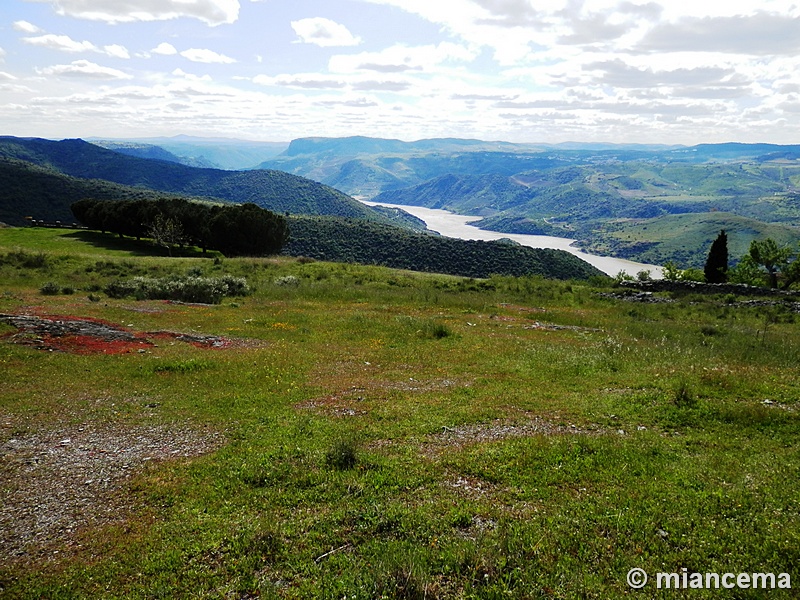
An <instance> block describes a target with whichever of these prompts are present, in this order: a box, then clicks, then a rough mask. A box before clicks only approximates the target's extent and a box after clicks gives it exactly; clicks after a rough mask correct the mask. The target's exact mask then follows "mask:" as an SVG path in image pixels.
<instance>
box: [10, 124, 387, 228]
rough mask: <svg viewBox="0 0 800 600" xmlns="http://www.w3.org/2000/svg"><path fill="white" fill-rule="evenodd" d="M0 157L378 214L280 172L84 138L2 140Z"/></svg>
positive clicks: (304, 210)
mask: <svg viewBox="0 0 800 600" xmlns="http://www.w3.org/2000/svg"><path fill="white" fill-rule="evenodd" d="M0 157H3V158H13V159H17V160H23V161H26V162H30V163H33V164H35V165H39V166H43V167H48V168H51V169H54V170H56V171H59V172H61V173H63V174H65V175H70V176H72V177H78V178H83V179H103V180H106V181H111V182H114V183H118V184H122V185H127V186H137V187H143V188H148V189H151V190H157V191H161V192H168V193H171V194H182V195H188V196H200V197H207V198H214V199H221V200H227V201H230V202H253V203H254V204H257V205H258V206H260V207H262V208H266V209H268V210H272V211H274V212H280V213H284V212H288V213H293V214H312V215H337V216H345V217H359V218H368V219H369V218H375V215H374V213H373V211H371V210H370V209H369V208H367V207H366V206H364V205H363V204H361V203H359V202H357V201H356V200H353V199H352V198H350V197H349V196H346V195H345V194H343V193H341V192H339V191H337V190H334V189H333V188H330V187H328V186H325V185H322V184H320V183H317V182H315V181H311V180H309V179H305V178H302V177H297V176H295V175H291V174H289V173H284V172H281V171H265V170H255V171H223V170H219V169H198V168H195V167H187V166H185V165H180V164H176V163H173V162H167V161H162V160H148V159H143V158H138V157H133V156H127V155H123V154H120V153H117V152H113V151H111V150H106V149H105V148H101V147H99V146H95V145H94V144H89V143H88V142H84V141H83V140H63V141H60V142H53V141H49V140H42V139H22V138H11V137H3V138H0Z"/></svg>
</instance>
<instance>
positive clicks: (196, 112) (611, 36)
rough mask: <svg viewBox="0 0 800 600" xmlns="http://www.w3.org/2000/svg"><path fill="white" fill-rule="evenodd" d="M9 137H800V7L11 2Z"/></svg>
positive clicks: (3, 64) (593, 0) (3, 31)
mask: <svg viewBox="0 0 800 600" xmlns="http://www.w3.org/2000/svg"><path fill="white" fill-rule="evenodd" d="M0 134H4V135H18V136H40V137H47V138H64V137H90V136H103V137H145V136H160V135H167V136H171V135H177V134H188V135H203V136H211V135H213V136H223V137H238V138H245V139H252V140H272V141H286V140H290V139H293V138H297V137H305V136H345V135H356V134H357V135H369V136H377V137H396V138H400V139H405V140H414V139H420V138H426V137H441V136H448V137H471V138H481V139H501V140H508V141H519V142H560V141H605V142H648V143H650V142H653V143H656V142H657V143H683V144H695V143H701V142H721V141H743V142H762V141H763V142H776V143H800V4H798V3H796V0H793V1H788V0H787V1H784V0H757V1H755V0H725V1H724V2H723V1H719V0H707V1H698V0H653V1H648V0H546V1H543V0H316V1H312V0H3V9H2V11H1V12H0Z"/></svg>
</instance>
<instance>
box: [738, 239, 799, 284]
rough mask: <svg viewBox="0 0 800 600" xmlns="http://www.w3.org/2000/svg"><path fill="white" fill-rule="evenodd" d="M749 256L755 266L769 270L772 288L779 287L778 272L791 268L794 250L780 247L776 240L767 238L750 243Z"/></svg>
mask: <svg viewBox="0 0 800 600" xmlns="http://www.w3.org/2000/svg"><path fill="white" fill-rule="evenodd" d="M748 254H749V256H750V258H751V259H752V260H753V262H754V263H755V264H757V265H760V266H762V267H764V268H765V269H766V270H767V275H768V276H769V285H770V287H773V288H776V287H778V272H779V271H782V270H784V269H786V268H787V267H788V266H789V258H790V257H791V255H792V249H791V248H789V247H788V246H778V243H777V242H776V241H775V240H773V239H772V238H767V239H765V240H753V241H752V242H750V251H749V253H748Z"/></svg>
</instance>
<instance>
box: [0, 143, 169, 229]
mask: <svg viewBox="0 0 800 600" xmlns="http://www.w3.org/2000/svg"><path fill="white" fill-rule="evenodd" d="M169 197H174V194H165V193H163V192H157V191H154V190H148V189H145V188H134V187H131V186H123V185H119V184H116V183H111V182H109V181H102V180H99V179H79V178H77V177H70V176H68V175H64V174H62V173H59V172H57V171H54V170H52V169H47V168H44V167H39V166H36V165H34V164H31V163H28V162H24V161H20V160H14V159H11V160H9V159H0V221H2V222H4V223H7V224H9V225H25V224H26V223H27V220H26V217H31V218H34V219H44V220H46V221H51V222H52V221H62V222H64V223H72V222H73V221H75V217H74V216H73V214H72V212H71V211H70V208H69V207H70V205H71V204H72V203H73V202H77V201H78V200H82V199H83V198H96V199H98V200H160V199H163V198H169Z"/></svg>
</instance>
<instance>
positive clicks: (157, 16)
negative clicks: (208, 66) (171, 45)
mask: <svg viewBox="0 0 800 600" xmlns="http://www.w3.org/2000/svg"><path fill="white" fill-rule="evenodd" d="M49 1H50V3H51V4H53V6H54V7H55V9H56V11H57V12H58V14H60V15H65V16H69V17H76V18H79V19H88V20H91V21H105V22H107V23H131V22H135V21H167V20H171V19H178V18H181V17H189V18H194V19H199V20H201V21H203V22H205V23H207V24H208V25H211V26H216V25H222V24H223V23H234V22H235V21H236V20H237V19H238V18H239V0H49Z"/></svg>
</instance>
